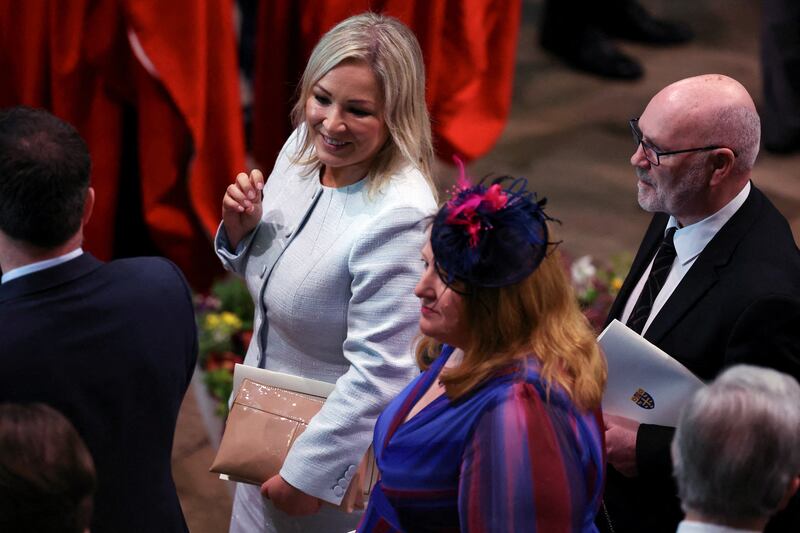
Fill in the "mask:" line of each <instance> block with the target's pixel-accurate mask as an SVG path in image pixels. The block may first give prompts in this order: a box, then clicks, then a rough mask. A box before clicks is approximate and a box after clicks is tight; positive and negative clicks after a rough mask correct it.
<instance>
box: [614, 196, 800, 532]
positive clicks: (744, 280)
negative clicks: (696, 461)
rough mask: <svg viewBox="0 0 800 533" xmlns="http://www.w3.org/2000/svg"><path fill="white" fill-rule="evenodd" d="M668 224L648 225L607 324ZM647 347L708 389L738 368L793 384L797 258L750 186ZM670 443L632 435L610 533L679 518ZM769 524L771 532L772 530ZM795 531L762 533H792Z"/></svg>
mask: <svg viewBox="0 0 800 533" xmlns="http://www.w3.org/2000/svg"><path fill="white" fill-rule="evenodd" d="M668 220H669V217H668V216H667V215H665V214H662V213H659V214H656V215H655V216H654V217H653V219H652V221H651V223H650V226H649V228H648V229H647V233H646V234H645V237H644V240H643V241H642V244H641V246H640V247H639V251H638V252H637V254H636V257H635V258H634V261H633V264H632V265H631V271H630V273H629V274H628V277H627V278H626V279H625V282H624V284H623V285H622V288H621V289H620V293H619V295H618V296H617V299H616V301H615V302H614V304H613V306H612V308H611V311H610V313H609V318H608V320H609V322H610V321H611V320H612V319H614V318H617V319H618V318H619V317H620V315H621V314H622V312H623V310H624V308H625V303H626V302H627V301H628V297H629V296H630V293H631V291H632V290H633V288H634V287H635V286H636V283H637V282H638V280H639V278H640V277H641V276H642V274H643V273H644V270H645V269H646V268H647V265H648V264H649V263H650V261H651V260H652V258H653V256H654V255H655V252H656V249H657V248H658V245H659V243H660V242H661V240H662V239H663V237H664V230H665V228H666V224H667V221H668ZM645 338H646V339H647V340H649V341H650V342H652V343H653V344H655V345H656V346H658V347H659V348H661V349H662V350H664V351H665V352H666V353H668V354H669V355H671V356H672V357H674V358H675V359H677V360H678V361H680V362H681V363H683V364H684V365H685V366H686V367H687V368H689V370H691V371H692V372H694V373H695V374H696V375H697V376H699V377H700V378H701V379H703V380H706V381H707V380H711V379H713V378H714V377H715V376H716V375H717V374H718V373H719V372H720V371H721V370H722V369H723V368H724V367H726V366H730V365H733V364H736V363H749V364H755V365H760V366H767V367H772V368H775V369H777V370H780V371H783V372H787V373H789V374H791V375H793V376H794V377H795V378H797V379H798V380H800V252H798V249H797V246H796V244H795V242H794V238H793V237H792V232H791V229H790V228H789V225H788V223H787V222H786V219H785V218H784V217H783V216H782V215H781V214H780V213H779V212H778V210H777V209H775V207H774V206H773V205H772V203H771V202H770V201H769V200H768V199H767V197H766V196H764V194H763V193H762V192H761V191H759V190H758V189H757V188H755V186H753V187H752V190H751V192H750V195H749V196H748V198H747V200H746V201H745V203H744V204H743V205H742V207H741V208H740V209H739V210H738V211H737V212H736V214H734V216H733V217H732V218H731V219H730V220H729V221H728V222H727V223H726V224H725V226H723V227H722V229H720V231H719V232H718V233H717V234H716V235H715V236H714V238H713V239H712V240H711V242H709V243H708V245H707V246H706V248H705V249H704V250H703V251H702V253H701V254H700V255H699V256H698V258H697V259H696V261H695V263H694V265H692V267H691V269H690V270H689V272H687V273H686V275H685V277H684V278H683V279H682V280H681V282H680V284H679V285H678V287H676V289H675V291H674V292H673V293H672V295H671V296H670V298H669V300H668V301H667V302H666V304H665V305H664V307H663V308H662V309H661V311H660V312H659V313H658V315H657V316H656V318H655V319H654V320H653V322H652V324H651V325H650V327H649V328H648V329H647V331H646V332H645ZM673 433H674V430H673V428H665V427H662V426H654V425H648V424H643V425H642V426H640V428H639V433H638V434H637V443H636V461H637V466H638V470H639V476H638V477H637V478H635V479H628V478H625V477H623V476H622V475H621V474H619V473H618V472H617V471H616V470H614V468H613V467H611V466H609V468H608V481H607V485H606V495H605V502H606V507H607V508H608V512H609V514H610V516H611V521H612V523H613V525H614V529H615V531H616V532H617V533H622V532H626V531H637V532H638V531H648V532H650V531H655V532H658V531H665V532H666V531H668V532H670V533H673V532H674V531H675V529H676V527H677V525H678V522H679V521H680V518H681V516H682V512H681V510H680V507H679V501H678V499H677V496H676V494H677V489H676V488H675V484H674V482H673V480H672V477H671V471H672V464H671V461H670V457H669V445H670V442H671V440H672V435H673ZM798 503H800V498H795V502H794V506H793V507H794V509H792V511H795V514H794V515H793V520H799V519H800V514H798V513H796V511H797V508H798V505H797V504H798ZM601 514H602V513H601ZM601 518H602V517H601ZM773 522H774V524H773V525H772V527H773V528H774V527H776V526H775V524H780V521H779V520H777V519H776V520H774V521H773ZM602 523H603V520H601V519H599V520H598V524H602ZM799 524H800V522H794V525H793V526H791V528H789V529H784V528H777V529H768V530H767V531H795V532H796V531H800V525H799ZM786 527H788V525H787V526H786Z"/></svg>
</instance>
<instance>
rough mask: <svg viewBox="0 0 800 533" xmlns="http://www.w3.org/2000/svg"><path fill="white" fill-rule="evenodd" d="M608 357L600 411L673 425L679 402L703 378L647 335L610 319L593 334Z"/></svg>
mask: <svg viewBox="0 0 800 533" xmlns="http://www.w3.org/2000/svg"><path fill="white" fill-rule="evenodd" d="M597 342H598V343H599V344H600V347H601V348H602V349H603V351H604V352H605V355H606V360H607V361H608V383H607V385H606V393H605V395H604V396H603V411H604V412H607V413H610V414H612V415H619V416H624V417H627V418H632V419H634V420H637V421H639V422H641V423H644V424H658V425H661V426H671V427H675V426H676V425H677V424H678V417H679V416H680V412H681V408H682V407H683V404H684V403H686V401H687V400H688V399H689V398H690V397H691V396H692V394H693V393H694V392H695V391H696V390H697V389H699V388H701V387H704V386H705V385H704V384H703V382H702V381H701V380H700V379H699V378H698V377H697V376H695V375H694V374H692V372H691V371H689V369H687V368H686V367H685V366H683V365H682V364H680V363H679V362H678V361H676V360H675V359H673V358H672V357H670V356H669V355H667V354H666V353H665V352H663V351H662V350H661V349H659V348H658V347H656V346H654V345H653V344H651V343H650V341H648V340H647V339H645V338H644V337H642V336H641V335H639V334H638V333H636V332H635V331H633V330H632V329H630V328H629V327H628V326H626V325H624V324H623V323H622V322H620V321H619V320H614V321H613V322H611V324H609V325H608V327H607V328H606V329H605V330H603V332H602V333H601V334H600V336H599V337H598V338H597Z"/></svg>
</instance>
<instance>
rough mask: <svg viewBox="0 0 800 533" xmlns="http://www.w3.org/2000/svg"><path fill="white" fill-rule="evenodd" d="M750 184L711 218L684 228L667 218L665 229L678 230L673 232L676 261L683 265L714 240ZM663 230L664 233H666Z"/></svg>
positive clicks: (740, 205)
mask: <svg viewBox="0 0 800 533" xmlns="http://www.w3.org/2000/svg"><path fill="white" fill-rule="evenodd" d="M750 189H751V186H750V182H749V181H748V182H747V183H746V184H745V186H744V187H742V190H741V191H739V194H737V195H736V196H734V197H733V199H732V200H731V201H730V202H728V203H727V204H726V205H725V207H723V208H722V209H720V210H719V211H717V212H716V213H714V214H713V215H711V216H708V217H706V218H704V219H703V220H701V221H699V222H695V223H694V224H690V225H688V226H684V227H682V228H681V227H678V220H677V219H676V218H675V217H674V216H670V217H669V222H667V227H666V229H669V228H678V229H677V231H675V239H674V243H675V252H676V253H677V255H678V261H680V263H681V264H682V265H685V264H686V263H688V262H689V261H691V260H692V259H694V258H695V257H697V256H698V255H700V252H702V251H703V249H704V248H705V247H706V245H707V244H708V243H709V242H710V241H711V239H713V238H714V235H716V234H717V232H718V231H719V230H720V229H722V226H724V225H725V223H726V222H728V221H729V220H730V219H731V217H732V216H733V215H734V214H735V213H736V211H738V210H739V208H740V207H742V205H744V202H745V201H746V200H747V196H748V195H749V194H750ZM666 229H665V233H666Z"/></svg>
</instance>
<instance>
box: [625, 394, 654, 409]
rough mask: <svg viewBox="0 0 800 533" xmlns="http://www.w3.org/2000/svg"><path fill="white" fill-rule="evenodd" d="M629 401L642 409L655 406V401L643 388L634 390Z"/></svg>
mask: <svg viewBox="0 0 800 533" xmlns="http://www.w3.org/2000/svg"><path fill="white" fill-rule="evenodd" d="M631 401H632V402H633V403H635V404H636V405H638V406H639V407H641V408H642V409H653V408H654V407H655V406H656V401H655V400H654V399H653V397H652V396H650V394H648V393H647V392H646V391H645V390H644V389H639V390H637V391H636V392H634V393H633V396H631Z"/></svg>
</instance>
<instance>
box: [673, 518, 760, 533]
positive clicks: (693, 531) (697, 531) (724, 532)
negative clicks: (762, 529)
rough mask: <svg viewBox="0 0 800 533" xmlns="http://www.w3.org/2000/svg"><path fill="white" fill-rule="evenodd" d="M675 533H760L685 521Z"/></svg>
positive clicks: (752, 530)
mask: <svg viewBox="0 0 800 533" xmlns="http://www.w3.org/2000/svg"><path fill="white" fill-rule="evenodd" d="M675 533H759V532H758V531H757V530H754V529H736V528H733V527H728V526H721V525H719V524H709V523H708V522H694V521H691V520H683V521H681V523H680V524H678V529H677V531H676V532H675Z"/></svg>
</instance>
